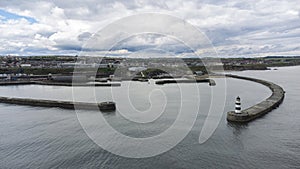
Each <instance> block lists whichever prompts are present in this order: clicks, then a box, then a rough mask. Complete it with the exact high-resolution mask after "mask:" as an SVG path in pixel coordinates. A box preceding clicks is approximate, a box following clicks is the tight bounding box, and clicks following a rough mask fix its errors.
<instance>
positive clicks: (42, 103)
mask: <svg viewBox="0 0 300 169" xmlns="http://www.w3.org/2000/svg"><path fill="white" fill-rule="evenodd" d="M0 102H1V103H7V104H18V105H27V106H38V107H58V108H63V109H75V108H78V109H83V110H99V109H100V110H112V111H113V110H115V103H113V102H103V103H87V102H72V101H57V100H41V99H29V98H11V97H0ZM104 103H109V104H104Z"/></svg>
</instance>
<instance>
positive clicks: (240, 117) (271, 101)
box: [225, 74, 285, 122]
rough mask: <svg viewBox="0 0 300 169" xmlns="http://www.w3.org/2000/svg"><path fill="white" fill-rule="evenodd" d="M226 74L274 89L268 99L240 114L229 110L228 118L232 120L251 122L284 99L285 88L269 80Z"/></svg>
mask: <svg viewBox="0 0 300 169" xmlns="http://www.w3.org/2000/svg"><path fill="white" fill-rule="evenodd" d="M225 76H226V77H231V78H236V79H243V80H249V81H253V82H257V83H260V84H262V85H265V86H267V87H268V88H269V89H270V90H271V91H272V95H271V96H270V97H268V98H267V99H266V100H264V101H262V102H260V103H258V104H256V105H254V106H252V107H249V108H247V109H245V110H242V111H241V113H239V114H237V113H235V112H234V111H229V112H228V113H227V120H228V121H230V122H249V121H251V120H254V119H256V118H258V117H261V116H263V115H265V114H266V113H268V112H270V111H272V110H273V109H275V108H277V107H278V106H279V105H280V104H281V103H282V101H283V99H284V94H285V91H284V90H283V88H282V87H280V86H278V85H277V84H274V83H272V82H268V81H265V80H261V79H255V78H250V77H243V76H237V75H231V74H226V75H225Z"/></svg>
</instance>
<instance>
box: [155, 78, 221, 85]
mask: <svg viewBox="0 0 300 169" xmlns="http://www.w3.org/2000/svg"><path fill="white" fill-rule="evenodd" d="M170 83H208V84H209V85H210V86H215V85H216V82H215V81H214V80H212V79H177V80H176V79H167V80H158V81H156V82H155V84H158V85H164V84H170Z"/></svg>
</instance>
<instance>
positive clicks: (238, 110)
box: [235, 96, 241, 114]
mask: <svg viewBox="0 0 300 169" xmlns="http://www.w3.org/2000/svg"><path fill="white" fill-rule="evenodd" d="M235 113H237V114H240V113H241V98H240V97H239V96H238V97H237V98H236V100H235Z"/></svg>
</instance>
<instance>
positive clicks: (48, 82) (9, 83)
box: [0, 81, 121, 87]
mask: <svg viewBox="0 0 300 169" xmlns="http://www.w3.org/2000/svg"><path fill="white" fill-rule="evenodd" d="M9 85H49V86H82V87H83V86H86V87H91V86H99V87H100V86H116V87H117V86H121V83H66V82H51V81H5V82H0V86H9Z"/></svg>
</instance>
